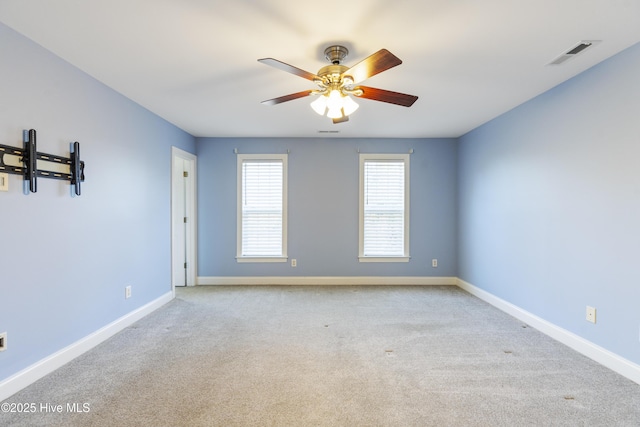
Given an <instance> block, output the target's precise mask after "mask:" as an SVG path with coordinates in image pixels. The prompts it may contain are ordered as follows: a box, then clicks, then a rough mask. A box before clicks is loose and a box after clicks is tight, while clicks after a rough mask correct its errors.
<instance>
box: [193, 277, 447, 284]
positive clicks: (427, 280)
mask: <svg viewBox="0 0 640 427" xmlns="http://www.w3.org/2000/svg"><path fill="white" fill-rule="evenodd" d="M197 283H198V285H347V286H349V285H453V286H455V285H456V284H457V278H455V277H427V276H393V277H383V276H290V277H287V276H244V277H237V276H217V277H211V276H210V277H205V276H201V277H198V281H197Z"/></svg>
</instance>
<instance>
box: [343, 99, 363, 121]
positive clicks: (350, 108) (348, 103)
mask: <svg viewBox="0 0 640 427" xmlns="http://www.w3.org/2000/svg"><path fill="white" fill-rule="evenodd" d="M358 107H360V106H359V105H358V103H357V102H355V101H354V100H353V99H351V97H350V96H345V97H344V99H343V102H342V110H343V111H344V115H345V116H348V115H350V114H351V113H353V112H354V111H356V110H357V109H358Z"/></svg>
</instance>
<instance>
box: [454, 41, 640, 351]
mask: <svg viewBox="0 0 640 427" xmlns="http://www.w3.org/2000/svg"><path fill="white" fill-rule="evenodd" d="M549 72H552V70H551V69H550V70H549ZM458 170H459V237H460V239H459V258H458V263H459V276H460V277H461V278H462V279H463V280H466V281H468V282H470V283H471V284H473V285H475V286H478V287H480V288H482V289H485V290H487V291H489V292H491V293H492V294H494V295H496V296H498V297H500V298H503V299H505V300H507V301H509V302H511V303H513V304H515V305H517V306H519V307H522V308H523V309H525V310H527V311H529V312H531V313H533V314H536V315H538V316H539V317H542V318H543V319H546V320H548V321H549V322H551V323H554V324H556V325H558V326H560V327H562V328H565V329H567V330H569V331H571V332H573V333H575V334H578V335H580V336H582V337H584V338H586V339H587V340H589V341H591V342H593V343H595V344H598V345H600V346H602V347H605V348H607V349H609V350H610V351H612V352H614V353H617V354H619V355H621V356H623V357H625V358H627V359H629V360H631V361H633V362H635V363H640V341H639V328H640V262H639V261H638V258H639V256H640V45H635V46H633V47H631V48H629V49H627V50H626V51H623V52H622V53H620V54H618V55H617V56H615V57H613V58H611V59H609V60H608V61H605V62H603V63H601V64H600V65H598V66H596V67H594V68H592V69H590V70H588V71H586V72H584V73H582V74H581V75H578V76H577V77H575V78H573V79H571V80H569V81H568V82H566V83H564V84H562V85H560V86H558V87H556V88H554V89H553V90H551V91H549V92H547V93H545V94H543V95H541V96H539V97H537V98H535V99H533V100H532V101H530V102H527V103H526V104H523V105H522V106H520V107H518V108H516V109H514V110H512V111H510V112H509V113H507V114H505V115H503V116H501V117H499V118H497V119H495V120H493V121H492V122H489V123H488V124H486V125H484V126H482V127H480V128H478V129H476V130H474V131H472V132H470V133H469V134H467V135H465V136H464V137H462V138H461V139H460V146H459V164H458ZM587 305H590V306H593V307H596V309H597V324H596V325H593V324H591V323H588V322H586V320H585V308H586V306H587Z"/></svg>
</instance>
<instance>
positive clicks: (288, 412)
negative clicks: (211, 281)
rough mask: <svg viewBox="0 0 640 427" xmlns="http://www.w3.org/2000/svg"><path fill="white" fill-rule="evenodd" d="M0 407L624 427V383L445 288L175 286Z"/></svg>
mask: <svg viewBox="0 0 640 427" xmlns="http://www.w3.org/2000/svg"><path fill="white" fill-rule="evenodd" d="M5 403H13V404H18V403H35V404H36V405H37V407H38V408H39V410H38V411H36V412H35V413H29V414H11V413H0V425H3V426H8V425H10V426H13V425H24V426H34V425H47V426H49V425H56V426H182V425H184V426H638V425H640V385H637V384H635V383H633V382H631V381H629V380H627V379H625V378H623V377H621V376H620V375H618V374H616V373H614V372H612V371H610V370H608V369H606V368H604V367H602V366H600V365H598V364H596V363H595V362H592V361H591V360H589V359H587V358H585V357H583V356H581V355H580V354H578V353H576V352H574V351H573V350H570V349H568V348H567V347H565V346H563V345H561V344H559V343H557V342H555V341H553V340H551V339H550V338H548V337H546V336H544V335H542V334H541V333H539V332H538V331H536V330H535V329H533V328H530V327H528V326H527V325H523V324H522V323H521V322H519V321H518V320H516V319H514V318H512V317H510V316H508V315H506V314H504V313H502V312H500V311H498V310H497V309H495V308H493V307H491V306H489V305H487V304H486V303H484V302H482V301H481V300H479V299H477V298H475V297H473V296H471V295H469V294H467V293H465V292H464V291H462V290H460V289H458V288H456V287H447V286H442V287H440V286H435V287H417V286H416V287H412V286H401V287H398V286H393V287H391V286H389V287H388V286H375V287H350V286H349V287H312V286H306V287H297V286H292V287H213V286H211V287H206V286H202V287H195V288H188V289H178V290H177V298H176V299H175V300H174V301H172V302H170V303H169V304H167V305H166V306H164V307H163V308H161V309H160V310H158V311H156V312H154V313H153V314H151V315H150V316H148V317H146V318H145V319H143V320H141V321H140V322H138V323H136V324H135V325H133V326H132V327H129V328H127V329H126V330H124V331H122V332H121V333H119V334H117V335H116V336H114V337H113V338H112V339H110V340H108V341H107V342H105V343H103V344H101V345H100V346H98V347H96V348H95V349H94V350H92V351H90V352H88V353H87V354H85V355H83V356H81V357H79V358H78V359H76V360H74V361H73V362H71V363H70V364H68V365H66V366H64V367H63V368H61V369H59V370H58V371H56V372H54V373H53V374H51V375H49V376H47V377H46V378H44V379H42V380H41V381H39V382H37V383H36V384H33V385H32V386H30V387H28V388H27V389H25V390H23V391H22V392H20V393H18V394H16V395H14V396H12V397H11V398H10V399H8V400H7V401H5ZM47 403H48V404H51V405H62V407H63V410H62V413H51V412H46V411H43V410H41V409H42V404H47ZM69 404H71V406H69ZM74 405H75V406H74ZM74 409H75V410H77V412H70V410H74ZM80 411H86V412H80Z"/></svg>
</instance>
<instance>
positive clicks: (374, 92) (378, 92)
mask: <svg viewBox="0 0 640 427" xmlns="http://www.w3.org/2000/svg"><path fill="white" fill-rule="evenodd" d="M356 89H362V95H360V98H367V99H372V100H374V101H382V102H388V103H389V104H396V105H401V106H403V107H411V106H412V105H413V103H414V102H416V101H417V100H418V97H417V96H414V95H407V94H406V93H400V92H392V91H390V90H384V89H376V88H375V87H369V86H358V87H357V88H356Z"/></svg>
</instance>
